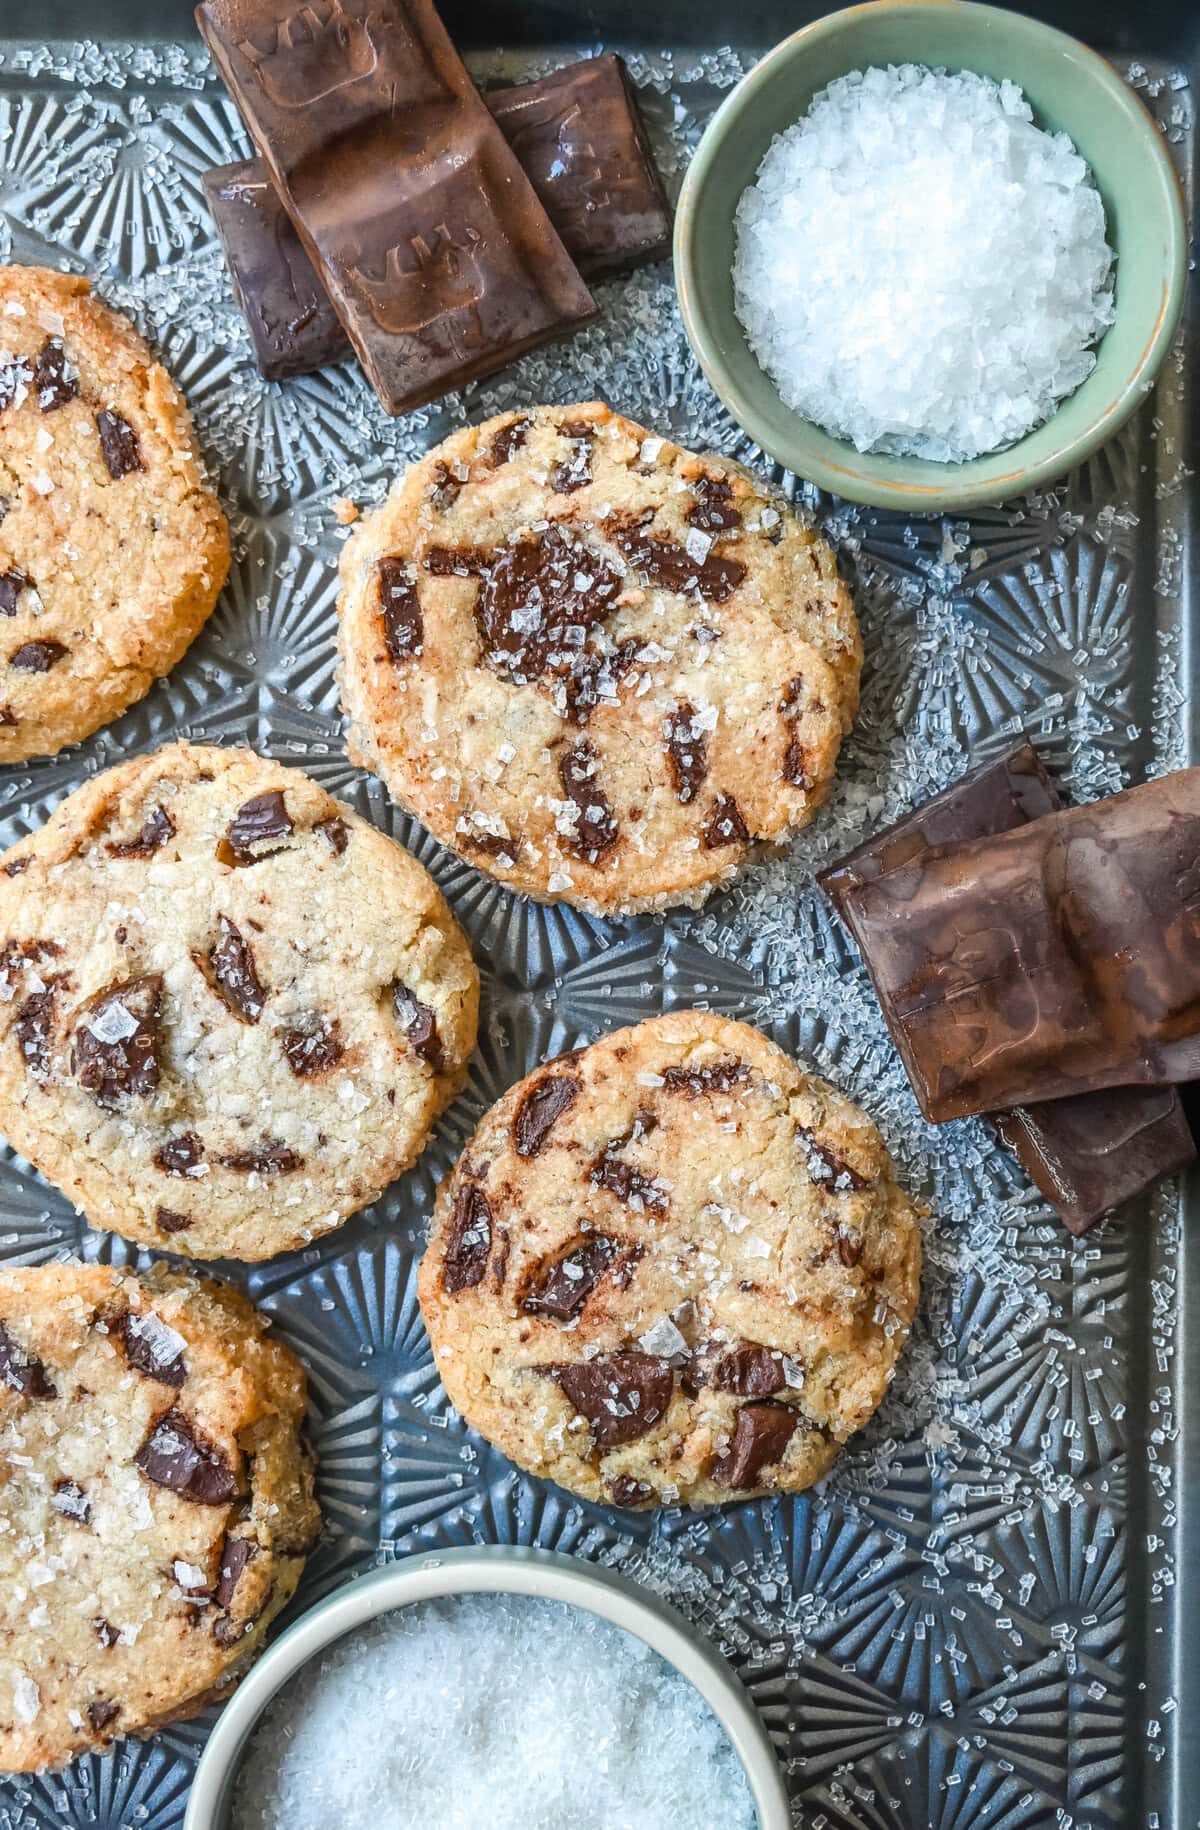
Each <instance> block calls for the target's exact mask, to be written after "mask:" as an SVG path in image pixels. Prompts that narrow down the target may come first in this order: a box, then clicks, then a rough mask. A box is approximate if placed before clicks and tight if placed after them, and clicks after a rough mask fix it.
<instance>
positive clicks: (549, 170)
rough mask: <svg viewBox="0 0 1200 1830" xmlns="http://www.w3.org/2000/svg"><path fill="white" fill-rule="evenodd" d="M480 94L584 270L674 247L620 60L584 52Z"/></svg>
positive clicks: (611, 268)
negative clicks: (526, 79)
mask: <svg viewBox="0 0 1200 1830" xmlns="http://www.w3.org/2000/svg"><path fill="white" fill-rule="evenodd" d="M484 99H485V101H486V102H487V105H488V107H489V108H490V109H491V111H492V113H493V115H494V116H495V118H496V121H497V123H498V124H499V126H500V129H501V131H502V132H503V134H504V137H505V139H506V140H507V141H508V143H509V145H510V146H511V147H512V149H513V151H514V152H515V153H516V155H517V157H518V159H519V160H520V161H521V164H522V166H523V167H524V169H525V171H526V172H527V173H528V175H529V178H530V179H531V181H532V183H533V187H534V189H535V191H536V192H537V194H538V196H539V197H540V199H541V201H542V203H543V205H544V206H545V209H546V212H547V214H548V215H549V217H550V219H551V221H552V222H553V224H554V226H555V228H556V229H557V230H558V233H559V234H560V235H561V237H562V239H563V244H564V246H565V247H566V250H567V253H568V254H569V255H570V256H571V258H572V259H573V260H574V261H576V262H577V264H578V266H579V270H580V272H581V273H584V274H588V275H598V274H602V273H619V272H624V271H626V270H627V269H629V268H630V267H635V266H639V265H641V264H642V263H643V262H645V261H654V260H661V259H663V258H664V257H665V256H666V255H668V254H669V253H670V251H671V211H670V206H669V205H668V203H667V199H666V194H665V192H664V190H663V186H662V180H661V179H660V178H659V175H658V170H657V168H656V166H655V163H654V155H653V154H652V152H651V151H650V145H649V141H648V140H647V138H646V133H645V129H644V127H643V125H642V120H641V116H640V113H639V111H638V105H637V100H636V97H635V95H634V92H633V87H632V85H631V83H630V82H629V78H628V73H627V71H626V69H625V65H624V63H623V62H622V60H621V59H620V58H619V57H616V56H614V55H613V54H612V53H611V52H609V53H606V54H605V55H603V56H601V57H588V58H583V59H581V60H580V61H579V62H578V63H573V64H567V65H566V66H565V68H563V69H561V70H555V71H554V72H553V73H552V74H551V75H550V76H546V77H543V78H542V80H541V81H540V82H536V83H524V84H522V85H521V86H520V87H519V88H513V89H501V90H495V91H493V93H492V94H490V95H488V96H486V97H485V98H484Z"/></svg>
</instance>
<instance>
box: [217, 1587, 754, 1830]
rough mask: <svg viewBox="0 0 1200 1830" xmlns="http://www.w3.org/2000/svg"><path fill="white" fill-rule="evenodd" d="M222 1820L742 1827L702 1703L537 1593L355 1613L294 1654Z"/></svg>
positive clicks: (538, 1827)
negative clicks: (319, 1646) (315, 1649)
mask: <svg viewBox="0 0 1200 1830" xmlns="http://www.w3.org/2000/svg"><path fill="white" fill-rule="evenodd" d="M230 1823H231V1826H232V1830H332V1827H333V1826H335V1825H336V1826H337V1830H460V1827H461V1826H470V1830H755V1826H756V1825H757V1823H758V1817H757V1813H756V1811H755V1808H754V1804H753V1801H752V1799H751V1795H750V1789H749V1787H748V1785H747V1782H746V1776H745V1772H744V1770H743V1768H742V1766H741V1763H740V1762H739V1760H738V1758H737V1755H736V1754H735V1752H734V1749H733V1747H732V1745H731V1743H730V1741H729V1739H728V1737H727V1735H726V1734H725V1731H724V1729H723V1728H722V1727H721V1724H720V1723H719V1722H718V1720H717V1718H716V1716H715V1715H714V1714H713V1712H712V1710H711V1709H710V1708H709V1707H708V1704H707V1703H706V1702H705V1701H704V1699H703V1698H702V1697H701V1695H700V1693H699V1692H698V1691H697V1690H696V1689H695V1688H694V1687H693V1685H692V1684H690V1683H689V1682H688V1680H687V1679H686V1678H685V1677H683V1676H681V1675H680V1673H679V1672H677V1671H674V1670H673V1669H672V1668H671V1667H670V1666H669V1665H667V1664H666V1663H665V1662H664V1660H663V1659H661V1658H660V1657H659V1655H658V1654H657V1652H654V1651H652V1650H651V1648H650V1647H649V1646H647V1645H645V1644H644V1643H643V1642H642V1641H641V1640H640V1639H636V1638H634V1637H633V1636H632V1635H631V1634H629V1633H626V1632H624V1631H623V1630H622V1629H621V1628H620V1627H617V1626H615V1625H613V1624H612V1623H610V1622H609V1621H607V1620H602V1619H600V1618H599V1617H598V1616H597V1615H595V1614H591V1613H589V1612H586V1611H585V1610H583V1609H580V1608H575V1607H571V1606H569V1605H567V1604H565V1603H563V1602H560V1601H551V1600H546V1599H544V1598H542V1597H539V1596H534V1595H511V1594H490V1595H472V1594H467V1595H457V1596H451V1597H447V1598H446V1599H443V1600H437V1601H427V1602H423V1603H420V1604H417V1605H415V1606H410V1607H406V1608H401V1609H398V1610H396V1611H394V1612H392V1613H388V1614H384V1615H382V1616H380V1617H379V1618H378V1619H375V1620H372V1621H369V1622H368V1623H367V1624H366V1625H364V1626H361V1627H359V1628H358V1629H357V1630H356V1631H354V1632H352V1633H350V1634H349V1635H347V1636H346V1637H345V1638H343V1639H340V1640H338V1641H336V1642H335V1643H334V1644H333V1645H331V1646H329V1647H327V1648H326V1650H325V1651H324V1652H323V1653H322V1654H321V1656H320V1657H319V1658H315V1659H313V1660H311V1661H310V1663H308V1664H307V1665H305V1666H303V1667H302V1668H301V1670H300V1671H299V1672H298V1673H297V1674H296V1676H295V1677H294V1678H293V1679H292V1680H291V1682H290V1683H288V1684H287V1685H286V1687H285V1688H284V1689H283V1690H281V1691H280V1692H279V1693H278V1695H277V1696H276V1697H275V1698H274V1700H273V1701H272V1703H271V1704H270V1705H269V1707H268V1708H267V1710H266V1712H265V1714H264V1715H263V1716H262V1718H261V1720H260V1722H259V1724H258V1726H257V1728H256V1730H255V1732H254V1735H253V1738H252V1740H251V1741H250V1743H249V1745H248V1747H247V1749H246V1751H245V1754H244V1756H243V1759H242V1764H241V1768H240V1772H239V1775H238V1779H237V1783H236V1787H235V1790H234V1795H233V1806H232V1811H231V1814H230Z"/></svg>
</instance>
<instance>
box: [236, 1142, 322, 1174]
mask: <svg viewBox="0 0 1200 1830" xmlns="http://www.w3.org/2000/svg"><path fill="white" fill-rule="evenodd" d="M221 1161H222V1163H224V1165H225V1167H226V1169H238V1170H241V1171H243V1172H244V1173H245V1174H247V1175H260V1176H285V1175H290V1174H291V1173H292V1171H293V1170H295V1169H303V1167H304V1158H303V1157H302V1156H301V1155H300V1154H299V1152H298V1151H295V1150H290V1149H289V1148H288V1146H287V1145H286V1144H285V1143H283V1142H282V1141H281V1140H280V1139H279V1138H272V1139H271V1140H270V1141H269V1142H268V1143H265V1144H263V1145H262V1146H261V1148H260V1149H258V1150H235V1151H234V1152H233V1154H232V1155H231V1156H223V1157H222V1158H221Z"/></svg>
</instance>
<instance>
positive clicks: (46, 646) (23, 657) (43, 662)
mask: <svg viewBox="0 0 1200 1830" xmlns="http://www.w3.org/2000/svg"><path fill="white" fill-rule="evenodd" d="M66 652H67V650H66V648H65V646H64V645H63V643H62V642H52V641H45V642H22V643H21V646H20V647H19V648H14V649H13V651H12V653H11V654H10V655H9V657H8V664H9V666H10V667H19V668H20V669H21V671H22V673H27V674H48V673H49V672H50V669H51V668H52V667H55V666H57V664H58V663H59V661H61V660H62V658H63V656H64V655H65V654H66Z"/></svg>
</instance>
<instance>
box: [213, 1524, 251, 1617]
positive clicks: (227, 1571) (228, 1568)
mask: <svg viewBox="0 0 1200 1830" xmlns="http://www.w3.org/2000/svg"><path fill="white" fill-rule="evenodd" d="M255 1549H256V1546H255V1545H254V1544H252V1543H251V1542H250V1539H249V1538H231V1537H229V1536H226V1539H225V1542H224V1544H223V1545H222V1547H221V1560H220V1563H219V1564H218V1565H217V1587H216V1591H215V1594H214V1597H213V1598H214V1600H215V1601H216V1604H217V1606H218V1607H219V1608H227V1607H228V1606H229V1604H230V1602H231V1601H232V1600H233V1592H234V1590H235V1589H236V1588H237V1585H238V1583H239V1582H240V1581H241V1576H242V1571H243V1570H244V1569H245V1567H246V1565H247V1563H249V1561H250V1558H251V1556H252V1555H253V1553H254V1550H255Z"/></svg>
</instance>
